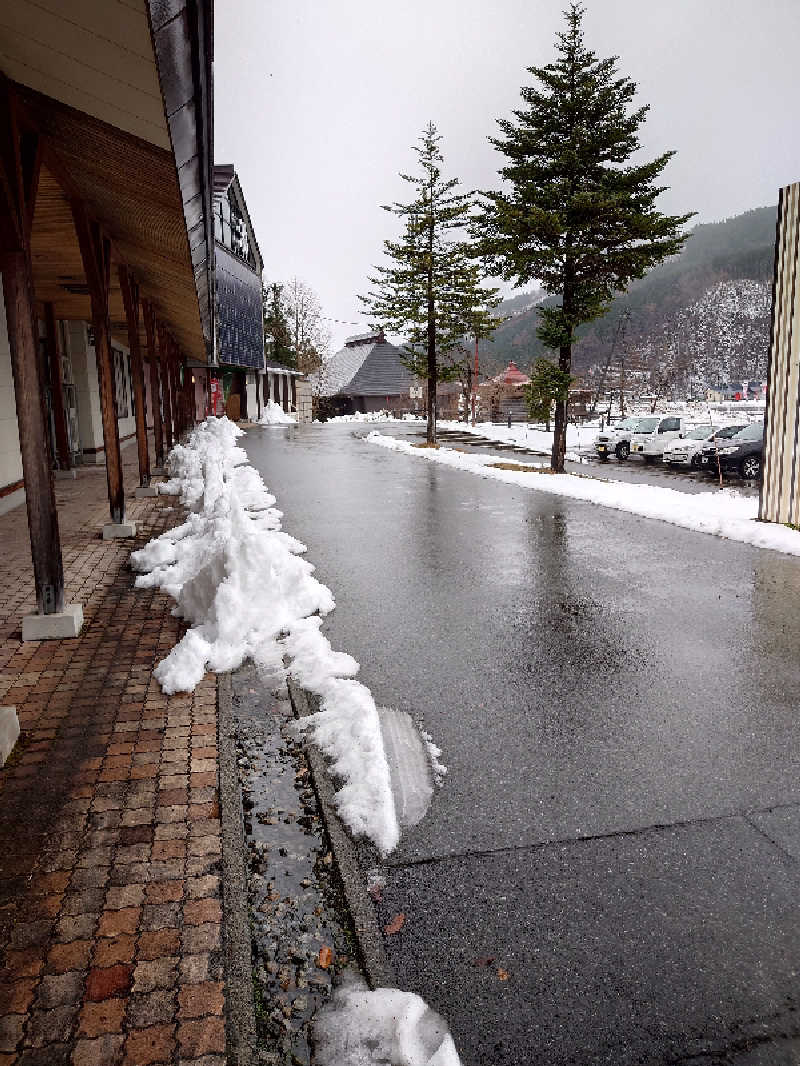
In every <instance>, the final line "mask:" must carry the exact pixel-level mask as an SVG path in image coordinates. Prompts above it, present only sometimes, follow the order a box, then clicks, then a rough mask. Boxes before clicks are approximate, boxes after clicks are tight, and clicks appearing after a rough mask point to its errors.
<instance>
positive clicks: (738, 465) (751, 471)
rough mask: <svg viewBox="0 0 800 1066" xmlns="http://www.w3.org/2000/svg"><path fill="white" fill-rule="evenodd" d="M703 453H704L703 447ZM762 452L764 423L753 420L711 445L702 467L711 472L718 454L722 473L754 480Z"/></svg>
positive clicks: (758, 472) (759, 469)
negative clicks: (723, 439) (750, 423)
mask: <svg viewBox="0 0 800 1066" xmlns="http://www.w3.org/2000/svg"><path fill="white" fill-rule="evenodd" d="M715 449H716V454H715ZM703 454H704V455H705V454H706V449H705V448H704V449H703ZM763 454H764V423H763V422H754V423H753V424H752V425H750V426H745V427H744V429H740V430H739V432H738V433H736V434H735V435H734V436H733V437H730V438H729V439H728V440H725V441H720V443H719V444H717V445H711V446H710V454H709V458H708V464H707V465H705V464H704V467H703V468H704V469H705V470H708V471H709V472H710V473H712V474H713V473H714V471H715V469H716V467H717V456H719V465H720V467H721V468H722V472H723V473H725V474H731V473H732V474H738V475H739V476H740V477H743V478H746V479H747V480H748V481H754V480H755V479H756V478H758V477H760V476H761V460H762V457H763Z"/></svg>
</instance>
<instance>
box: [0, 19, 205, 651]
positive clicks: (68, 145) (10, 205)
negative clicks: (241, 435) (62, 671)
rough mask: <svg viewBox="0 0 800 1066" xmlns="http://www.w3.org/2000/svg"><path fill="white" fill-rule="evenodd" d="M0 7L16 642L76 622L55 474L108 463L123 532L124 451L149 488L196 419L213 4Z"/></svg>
mask: <svg viewBox="0 0 800 1066" xmlns="http://www.w3.org/2000/svg"><path fill="white" fill-rule="evenodd" d="M3 13H4V16H5V17H4V19H3V28H2V30H1V31H0V33H2V48H0V179H2V180H0V274H2V284H3V295H4V301H3V302H4V312H5V313H4V315H3V316H2V318H0V499H3V498H5V499H6V500H8V498H11V499H12V500H14V499H17V500H18V499H19V497H20V496H21V494H22V493H23V492H24V495H25V501H26V506H27V511H28V525H29V530H30V538H31V553H32V559H33V570H34V577H35V586H36V600H37V613H36V614H35V615H31V616H29V617H28V618H26V619H24V621H23V637H24V638H25V639H45V638H47V637H65V636H70V635H75V634H76V633H77V632H78V631H79V629H80V625H81V622H82V612H81V607H80V605H79V604H73V605H65V604H64V580H63V567H62V560H61V546H60V537H59V526H58V514H57V510H56V503H55V493H54V487H53V478H54V472H58V473H59V474H67V475H69V472H70V471H71V470H72V468H73V466H74V464H75V462H76V461H77V460H86V459H92V458H94V461H98V460H99V461H102V462H104V463H105V466H106V472H107V481H108V500H109V519H110V521H109V522H108V524H107V525H106V527H105V528H104V531H103V534H104V536H107V537H112V536H128V535H130V534H131V533H132V532H133V528H132V526H131V524H129V523H128V522H126V512H125V495H124V490H123V483H122V472H121V460H120V445H121V440H122V441H123V442H124V438H125V437H126V436H129V435H130V436H131V437H132V439H135V441H136V446H137V451H138V460H139V478H140V488H139V491H140V492H144V493H148V492H152V491H153V490H152V489H151V488H150V477H151V474H152V471H153V469H154V467H157V466H158V465H160V464H161V462H162V461H163V457H164V453H165V450H166V449H167V448H169V447H170V446H171V445H172V443H173V441H174V440H175V439H176V437H177V436H179V435H180V434H181V433H182V432H183V431H184V430H186V429H187V428H188V426H189V425H190V424H191V422H192V421H193V419H194V418H195V410H196V405H195V402H194V392H193V391H192V388H193V383H192V372H191V370H190V362H191V363H192V364H193V365H194V366H197V367H205V366H206V365H207V364H208V362H209V361H210V360H211V359H212V358H213V354H214V332H215V325H214V319H215V312H214V302H213V291H214V276H213V271H214V236H213V214H212V202H213V148H212V109H211V90H212V78H211V69H212V48H211V41H212V4H211V0H193V2H192V3H188V2H181V0H176V2H175V3H170V4H165V3H162V2H159V0H126V2H125V3H121V2H114V0H82V2H81V4H79V5H67V4H59V3H56V2H55V0H45V2H38V0H5V4H4V7H3ZM148 413H149V417H148ZM148 421H149V422H150V423H151V425H152V428H153V433H154V438H155V446H154V454H153V455H152V456H151V454H150V452H149V448H148V438H147V423H148Z"/></svg>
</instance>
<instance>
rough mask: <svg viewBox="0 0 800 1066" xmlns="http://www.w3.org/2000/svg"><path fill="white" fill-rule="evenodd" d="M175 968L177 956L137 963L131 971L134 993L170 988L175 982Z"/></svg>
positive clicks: (176, 966)
mask: <svg viewBox="0 0 800 1066" xmlns="http://www.w3.org/2000/svg"><path fill="white" fill-rule="evenodd" d="M177 968H178V959H177V956H168V957H161V958H156V959H146V960H143V961H142V962H137V963H136V967H135V969H134V971H133V991H134V993H139V992H141V993H144V992H153V991H155V990H156V989H161V988H171V987H172V986H173V984H174V982H175V975H176V973H177Z"/></svg>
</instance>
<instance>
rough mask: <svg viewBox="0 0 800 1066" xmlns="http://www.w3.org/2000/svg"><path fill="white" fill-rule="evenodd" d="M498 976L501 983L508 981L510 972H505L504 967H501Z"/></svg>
mask: <svg viewBox="0 0 800 1066" xmlns="http://www.w3.org/2000/svg"><path fill="white" fill-rule="evenodd" d="M497 976H498V978H499V979H500V980H501V981H507V980H508V970H504V969H503V968H502V967H500V968H499V969H498V971H497Z"/></svg>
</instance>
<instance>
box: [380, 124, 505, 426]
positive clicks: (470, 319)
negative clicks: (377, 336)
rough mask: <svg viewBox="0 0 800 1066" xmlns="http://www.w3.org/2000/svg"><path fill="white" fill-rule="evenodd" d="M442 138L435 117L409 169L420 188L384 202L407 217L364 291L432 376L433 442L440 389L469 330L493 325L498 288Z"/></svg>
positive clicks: (411, 359) (411, 361) (454, 370)
mask: <svg viewBox="0 0 800 1066" xmlns="http://www.w3.org/2000/svg"><path fill="white" fill-rule="evenodd" d="M440 141H441V136H440V135H439V133H438V132H437V130H436V127H435V126H434V124H433V123H432V122H431V123H429V125H428V126H427V128H426V129H425V130H424V131H423V134H422V137H421V138H420V145H419V147H415V148H414V151H415V152H416V153H417V157H418V160H419V166H420V170H421V173H419V174H417V175H410V174H401V175H400V176H401V178H402V179H403V180H404V181H407V182H408V183H409V184H410V185H411V186H412V188H413V189H414V193H415V195H414V198H413V199H412V200H411V201H410V202H409V203H405V204H402V203H394V204H391V205H389V206H384V210H385V211H389V212H391V213H392V214H394V215H397V216H398V217H399V218H401V219H402V220H403V233H402V236H401V238H400V239H399V240H398V241H389V240H387V241H384V250H385V252H386V255H387V257H388V259H389V261H390V262H389V265H387V266H379V267H376V268H375V273H374V274H373V275H371V276H370V278H369V282H370V284H371V285H373V286H374V288H373V289H372V290H371V291H370V292H368V293H367V294H366V296H362V297H360V299H361V302H362V303H363V304H364V305H365V307H366V308H367V310H368V313H369V315H370V318H371V320H372V321H371V324H372V325H373V326H375V327H381V328H386V329H389V330H390V331H392V332H396V333H402V334H403V335H405V336H406V337H407V341H406V346H405V356H404V362H405V363H406V365H407V366H408V368H409V369H410V370H411V371H412V372H413V373H414V374H416V375H417V376H418V377H421V378H425V379H426V381H427V416H428V431H427V439H428V442H429V443H431V444H433V443H435V441H436V388H437V384H438V382H439V381H447V380H452V379H453V378H456V377H458V375H459V373H460V372H461V370H462V364H463V361H464V358H465V357H466V350H465V348H464V346H463V343H462V342H463V339H464V335H465V334H467V333H473V330H474V329H476V328H477V329H479V330H480V331H481V332H480V334H479V335H480V336H485V335H486V333H487V332H489V331H490V329H491V328H492V327H491V326H490V322H491V321H492V317H491V308H492V307H493V306H495V304H496V303H497V300H496V299H495V296H496V290H495V289H486V288H484V287H483V286H482V284H481V279H480V270H479V268H478V266H477V265H476V262H475V252H474V248H473V245H472V244H471V243H470V242H469V241H468V240H466V239H464V237H462V239H460V240H459V239H457V238H456V237H455V236H454V231H458V230H461V231H464V230H465V228H466V227H467V225H468V223H469V218H470V211H471V208H472V206H473V197H472V196H471V195H468V194H465V193H460V192H456V191H455V190H456V187H457V186H458V184H459V182H458V179H457V178H447V179H446V178H443V177H442V170H441V164H442V163H443V159H442V154H441V151H440V148H439V142H440Z"/></svg>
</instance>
